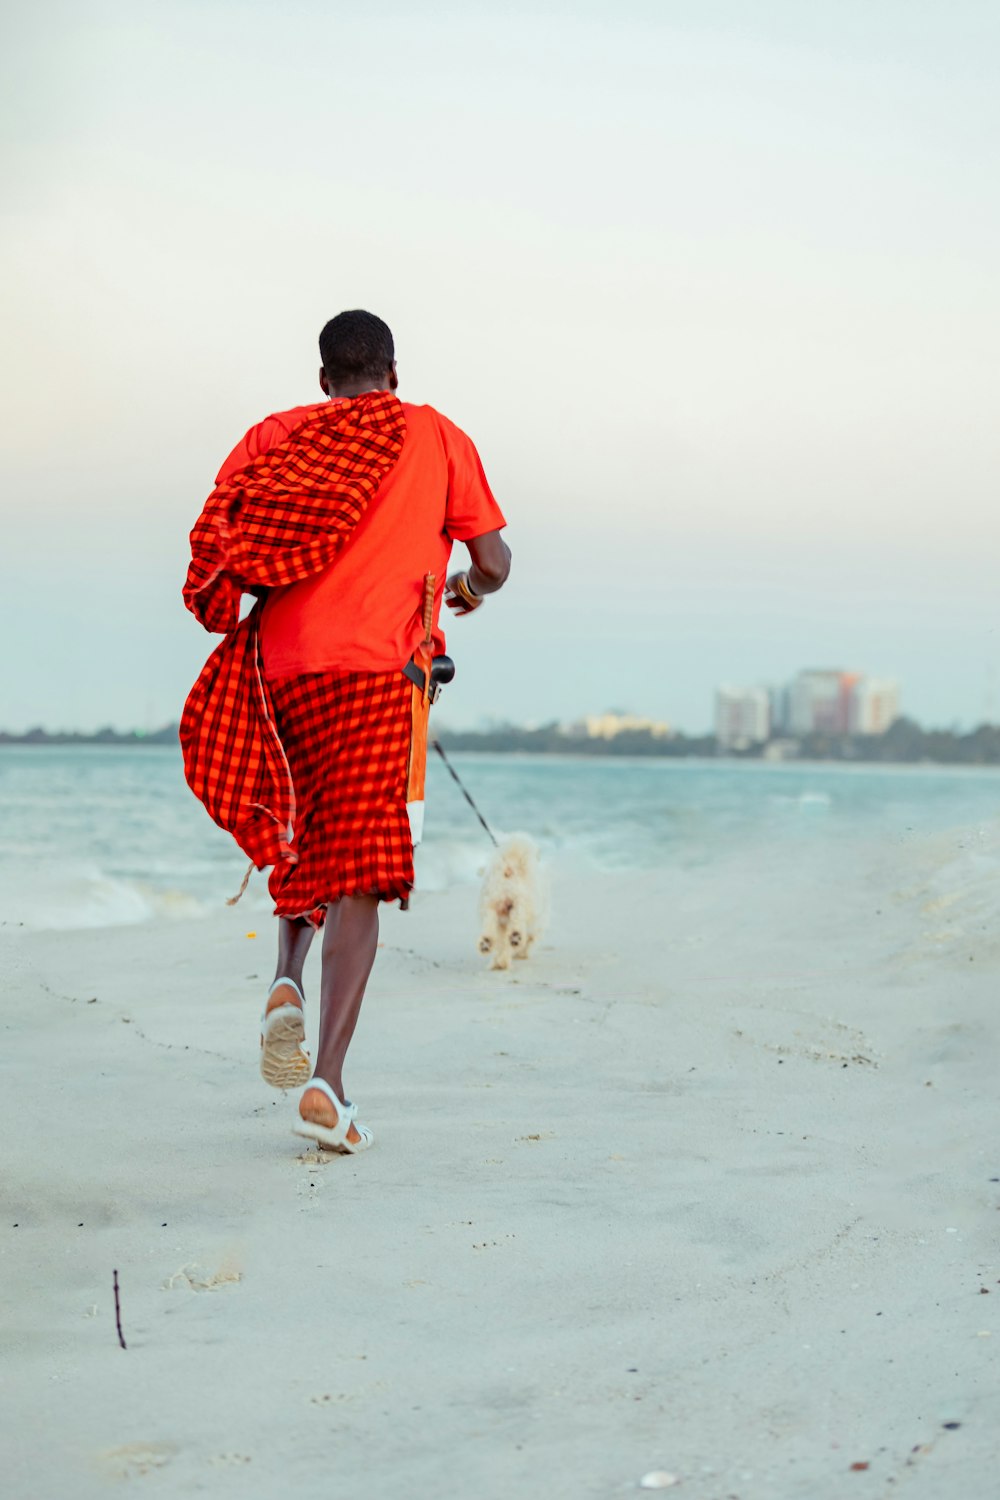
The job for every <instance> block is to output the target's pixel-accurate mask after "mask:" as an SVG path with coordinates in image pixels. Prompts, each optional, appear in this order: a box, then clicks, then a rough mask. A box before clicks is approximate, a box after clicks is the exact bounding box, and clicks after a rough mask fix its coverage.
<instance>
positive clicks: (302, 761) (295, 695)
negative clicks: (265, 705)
mask: <svg viewBox="0 0 1000 1500" xmlns="http://www.w3.org/2000/svg"><path fill="white" fill-rule="evenodd" d="M267 688H268V694H269V696H270V699H271V703H272V706H273V711H274V721H275V727H276V728H277V731H278V737H279V739H280V740H281V744H282V747H283V749H284V752H285V756H286V758H287V761H288V767H289V770H290V772H291V778H292V786H293V788H294V794H295V811H294V815H293V820H292V823H293V834H292V842H291V851H292V854H293V855H294V856H295V858H294V859H293V860H288V859H285V860H282V861H281V862H280V863H279V864H276V865H275V867H274V869H273V870H272V872H271V876H270V879H269V881H268V889H269V890H270V892H271V895H272V897H273V898H274V903H275V908H274V909H275V914H276V915H277V916H279V917H304V918H305V919H306V920H307V921H310V922H312V923H313V924H314V925H315V926H317V927H318V926H321V925H322V922H323V918H324V916H325V912H326V907H327V904H328V903H329V902H331V901H339V900H340V898H341V897H343V896H377V897H379V898H380V899H381V900H383V901H393V900H397V899H399V900H402V899H404V898H405V897H407V896H408V895H409V893H410V891H411V889H412V887H413V841H412V838H411V834H410V822H409V816H408V814H407V810H406V802H407V781H408V775H409V765H410V743H411V734H412V698H413V689H412V685H411V683H410V680H409V678H408V677H405V676H404V675H403V673H402V672H379V673H372V672H309V673H306V674H304V675H302V676H300V677H283V678H277V679H276V680H274V681H269V682H268V685H267Z"/></svg>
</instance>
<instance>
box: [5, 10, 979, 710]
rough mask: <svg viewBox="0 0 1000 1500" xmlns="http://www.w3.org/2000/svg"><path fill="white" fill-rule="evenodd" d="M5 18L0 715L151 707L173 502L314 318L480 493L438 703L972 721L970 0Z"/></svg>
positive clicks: (160, 651)
mask: <svg viewBox="0 0 1000 1500" xmlns="http://www.w3.org/2000/svg"><path fill="white" fill-rule="evenodd" d="M4 26H5V33H6V34H5V36H4V37H3V38H2V39H0V40H2V46H0V54H2V61H0V75H2V76H0V87H2V104H0V109H2V116H3V126H4V129H3V184H2V198H0V202H2V213H3V237H2V250H0V296H2V298H3V303H4V306H3V326H4V329H5V334H6V337H5V348H6V358H5V361H4V365H3V369H2V374H0V381H2V392H0V394H2V404H3V412H4V415H5V417H6V421H5V422H4V423H3V434H2V438H0V443H2V455H3V480H4V483H3V504H4V520H3V546H2V564H0V568H2V578H0V599H2V608H3V610H4V615H5V631H4V634H5V639H6V643H7V645H6V650H5V652H4V663H3V677H2V698H0V727H4V728H10V729H19V728H24V727H27V726H28V725H30V724H34V723H38V722H42V723H45V724H47V725H49V726H50V727H64V726H65V727H81V728H92V727H95V726H96V725H99V724H103V723H108V722H111V723H114V724H116V725H118V726H120V727H131V726H133V725H138V726H143V725H146V724H152V725H156V724H159V723H162V722H165V721H167V720H169V719H172V718H177V717H178V716H179V712H180V707H181V704H182V702H183V699H184V696H185V694H186V691H187V689H188V687H189V686H190V684H191V682H192V681H193V680H194V677H195V676H196V675H197V672H198V669H199V668H200V665H201V663H202V661H203V660H204V658H205V657H206V656H207V655H208V653H209V651H210V650H211V649H212V648H213V646H214V644H215V638H210V637H209V636H207V635H205V634H204V632H203V631H201V629H200V627H199V626H198V625H197V624H196V623H195V621H194V620H193V619H192V618H191V617H190V616H189V615H187V613H186V612H185V611H184V609H183V607H182V605H181V601H180V587H181V582H182V579H183V576H184V571H185V566H186V554H187V532H188V530H189V528H190V525H191V523H192V522H193V520H194V517H195V515H196V514H197V512H198V510H199V508H200V506H201V503H202V501H203V499H204V498H205V496H206V494H207V493H208V491H209V490H210V488H211V485H212V480H213V476H214V474H215V472H216V470H217V468H218V465H219V463H220V461H221V459H222V458H223V457H224V456H225V454H226V453H227V452H228V451H229V449H230V448H231V447H232V445H233V444H234V443H235V441H236V440H237V439H238V438H239V437H240V436H241V435H242V433H243V432H244V430H245V429H246V428H247V427H248V426H250V425H251V424H252V423H253V422H255V421H257V420H259V419H260V418H261V417H262V416H264V415H266V414H267V413H268V412H269V411H273V410H280V409H282V408H285V407H288V406H292V405H295V404H298V403H300V402H303V401H310V400H314V399H318V394H319V393H318V390H317V387H316V369H317V366H318V356H317V351H316V337H317V334H318V332H319V329H320V327H321V325H322V324H323V322H324V321H325V320H326V319H327V318H328V317H330V316H332V315H333V314H334V313H336V312H338V311H340V310H341V309H342V308H345V307H368V308H370V309H371V310H372V311H374V312H377V313H379V314H380V315H381V316H382V317H384V318H385V319H386V320H387V321H388V322H389V323H390V325H391V326H392V328H393V331H394V334H395V337H396V345H397V350H398V355H399V369H400V377H401V390H400V394H401V395H402V396H403V397H404V398H405V399H409V400H413V401H420V402H424V401H426V402H430V403H431V404H433V405H435V406H437V407H439V408H440V409H441V410H442V411H444V412H446V413H447V414H448V415H449V416H450V417H452V419H453V420H455V421H456V422H458V423H459V424H460V425H461V426H462V427H464V428H465V429H466V430H467V431H468V432H469V433H470V434H471V436H472V437H473V439H474V440H475V442H476V444H477V446H478V447H479V450H480V453H481V455H482V458H483V462H484V464H485V466H486V471H487V474H488V475H489V477H490V480H491V483H492V485H493V488H494V490H495V492H496V494H497V497H498V499H499V500H500V503H501V505H502V506H503V507H504V509H505V511H506V513H507V515H508V519H509V522H510V526H509V532H508V538H509V541H510V544H511V547H512V549H513V552H514V570H513V574H512V578H511V582H510V584H509V586H508V588H507V589H506V590H505V591H504V593H503V594H502V595H500V596H499V597H498V598H497V599H495V600H490V601H489V602H488V604H487V606H486V607H484V608H483V609H482V610H481V611H480V612H479V613H478V615H477V616H476V617H475V618H474V619H472V620H468V621H463V622H458V623H456V624H455V625H454V626H453V627H452V629H451V631H450V633H449V645H450V649H451V651H452V654H453V655H454V656H455V657H456V659H457V661H458V666H459V678H458V681H457V683H456V685H455V687H454V688H453V689H451V690H450V691H449V694H448V697H447V699H446V701H445V706H443V708H442V710H441V718H442V720H443V721H445V722H452V723H459V724H469V723H475V722H476V721H477V720H479V719H481V718H483V717H486V716H493V717H496V718H512V719H517V720H536V721H540V720H546V719H550V718H572V717H576V716H578V715H580V714H583V713H585V712H588V711H596V710H600V709H602V708H605V707H607V706H609V705H612V704H614V705H618V706H622V707H627V708H631V709H633V710H635V711H637V712H641V713H646V714H650V715H652V716H654V717H658V718H666V719H668V720H669V721H671V722H672V723H674V724H676V725H678V726H680V727H684V728H687V729H688V730H691V731H695V730H700V729H704V728H705V727H707V726H708V724H709V721H710V716H711V706H712V692H713V689H714V686H715V684H716V683H717V682H720V681H729V682H736V683H739V682H746V683H753V682H780V681H782V680H784V679H785V678H787V677H789V676H790V675H792V674H793V673H794V672H795V671H796V670H797V669H798V668H800V667H807V666H813V667H816V666H844V667H847V668H852V669H855V670H867V671H870V672H873V673H876V674H880V675H887V676H894V677H897V678H898V679H900V681H901V683H902V686H903V699H904V708H905V709H906V711H907V712H910V713H912V714H913V715H914V716H916V717H917V718H919V719H921V720H922V721H924V722H926V723H941V724H948V723H952V722H956V723H961V724H963V725H971V724H973V723H975V722H978V721H979V720H980V719H982V718H983V717H984V715H985V713H986V712H987V710H988V709H989V708H990V706H991V705H990V696H991V693H992V714H993V716H994V717H995V718H1000V681H996V676H995V674H1000V592H998V585H997V573H998V552H1000V546H998V544H1000V520H998V513H997V494H998V478H1000V451H998V447H1000V445H998V436H997V414H996V404H997V402H996V389H997V373H996V365H997V347H998V342H1000V339H998V335H1000V315H998V314H1000V291H998V285H997V276H996V268H997V264H998V260H1000V254H998V252H1000V233H998V231H1000V207H998V199H1000V194H998V189H997V181H998V174H997V170H996V163H997V159H998V146H1000V7H998V6H997V5H996V4H995V3H993V0H936V3H929V0H810V3H808V4H805V3H802V0H648V3H642V0H632V3H630V0H619V3H615V4H613V5H612V4H610V3H609V4H602V5H598V4H592V3H586V0H583V3H556V0H550V3H545V0H541V3H538V0H536V3H533V4H531V5H530V6H529V5H520V4H510V3H504V4H491V3H463V4H454V5H448V4H441V3H436V4H435V3H432V0H431V3H426V4H422V5H420V6H417V5H411V4H406V5H404V4H399V3H385V0H381V3H380V4H379V5H377V6H371V7H367V8H362V7H358V6H356V5H351V6H347V5H343V4H337V3H332V0H327V3H316V4H313V3H310V0H286V3H284V4H282V5H280V6H279V5H277V4H275V3H269V4H264V3H260V0H191V3H176V0H155V3H153V0H107V3H101V0H93V3H91V0H76V3H69V0H67V3H52V0H35V3H34V4H33V5H31V6H30V7H28V6H21V7H18V8H17V14H16V15H14V16H13V17H11V16H10V13H9V12H8V17H7V19H6V20H5V22H4ZM991 678H993V680H994V681H996V685H995V686H994V687H993V688H991V686H990V683H991Z"/></svg>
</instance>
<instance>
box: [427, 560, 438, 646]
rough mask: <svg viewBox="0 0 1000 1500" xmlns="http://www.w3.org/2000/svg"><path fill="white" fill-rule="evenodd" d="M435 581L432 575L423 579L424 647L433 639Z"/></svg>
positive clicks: (429, 574)
mask: <svg viewBox="0 0 1000 1500" xmlns="http://www.w3.org/2000/svg"><path fill="white" fill-rule="evenodd" d="M436 582H437V579H436V578H435V577H434V574H433V573H428V574H426V575H425V577H424V645H425V646H429V645H430V644H431V641H432V640H433V639H434V585H435V583H436Z"/></svg>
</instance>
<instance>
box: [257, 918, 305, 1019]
mask: <svg viewBox="0 0 1000 1500" xmlns="http://www.w3.org/2000/svg"><path fill="white" fill-rule="evenodd" d="M315 931H316V929H315V927H313V926H312V925H311V923H309V922H307V921H305V920H304V918H302V917H279V919H278V966H277V968H276V969H275V971H274V977H275V979H276V980H278V979H292V980H294V982H295V983H296V984H297V985H298V987H299V989H300V990H302V966H303V964H304V963H305V961H306V954H307V953H308V952H309V945H310V943H311V942H312V940H313V933H314V932H315ZM302 993H303V994H305V991H304V990H302ZM298 1004H299V997H298V995H297V994H296V993H295V991H294V990H293V989H292V988H291V987H290V986H289V985H286V984H279V985H278V988H277V989H276V990H275V991H274V993H273V994H272V995H271V997H270V999H269V1000H268V1002H267V1009H268V1011H272V1010H274V1009H275V1008H276V1007H277V1006H279V1005H298Z"/></svg>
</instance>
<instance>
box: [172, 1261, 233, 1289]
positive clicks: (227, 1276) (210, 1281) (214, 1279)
mask: <svg viewBox="0 0 1000 1500" xmlns="http://www.w3.org/2000/svg"><path fill="white" fill-rule="evenodd" d="M242 1280H243V1272H242V1271H241V1270H240V1269H239V1268H238V1267H237V1266H236V1265H235V1264H234V1263H233V1262H232V1261H228V1260H227V1261H223V1263H222V1265H221V1266H220V1267H219V1269H218V1270H217V1271H216V1272H215V1274H214V1276H205V1275H204V1274H203V1272H202V1269H201V1266H199V1265H198V1263H197V1261H191V1262H189V1264H188V1265H186V1266H181V1268H180V1270H179V1271H175V1272H174V1274H173V1275H172V1276H168V1277H167V1279H166V1281H165V1282H164V1283H163V1290H164V1291H165V1292H171V1291H173V1289H174V1287H175V1286H186V1287H188V1288H189V1289H190V1290H191V1291H192V1292H215V1291H218V1289H219V1287H221V1286H233V1285H235V1283H236V1282H237V1281H242Z"/></svg>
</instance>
